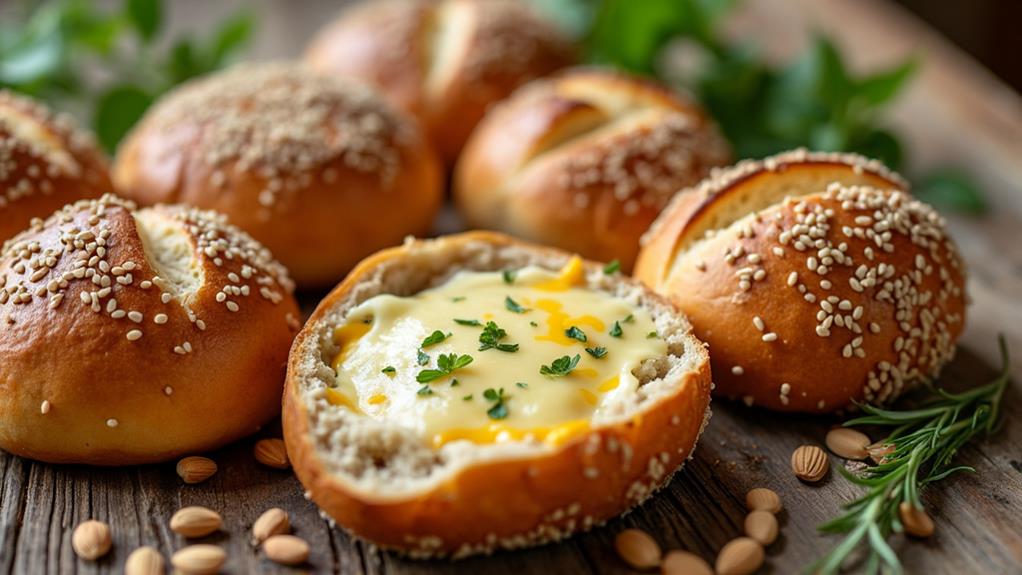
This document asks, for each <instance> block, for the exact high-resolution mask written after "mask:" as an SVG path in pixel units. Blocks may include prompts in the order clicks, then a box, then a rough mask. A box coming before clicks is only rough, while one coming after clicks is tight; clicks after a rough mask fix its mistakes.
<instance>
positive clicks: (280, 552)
mask: <svg viewBox="0 0 1022 575" xmlns="http://www.w3.org/2000/svg"><path fill="white" fill-rule="evenodd" d="M263 551H265V552H266V556H267V557H269V558H270V560H271V561H273V562H274V563H280V564H281V565H301V564H302V563H305V562H306V561H307V560H308V559H309V544H308V543H306V542H305V540H304V539H302V538H301V537H295V536H294V535H274V536H273V537H270V538H269V539H267V540H266V541H265V542H263Z"/></svg>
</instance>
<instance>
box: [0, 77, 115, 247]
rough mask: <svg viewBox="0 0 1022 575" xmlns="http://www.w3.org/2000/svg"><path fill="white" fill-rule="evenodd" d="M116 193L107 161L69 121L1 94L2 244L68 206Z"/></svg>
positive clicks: (4, 92)
mask: <svg viewBox="0 0 1022 575" xmlns="http://www.w3.org/2000/svg"><path fill="white" fill-rule="evenodd" d="M110 191H112V188H111V186H110V176H109V174H108V173H107V163H106V157H105V156H104V155H103V152H101V151H100V150H99V148H98V147H97V146H96V143H95V141H94V140H93V138H92V136H91V135H89V134H87V133H86V132H84V131H82V130H81V129H79V128H78V126H77V125H76V124H75V122H74V121H73V120H72V119H71V117H70V116H67V115H64V114H53V113H51V112H50V111H49V110H47V109H46V108H45V107H44V106H43V105H42V104H39V103H37V102H35V101H33V100H31V99H29V98H26V97H24V96H18V95H16V94H14V93H13V92H9V91H7V90H0V242H3V241H4V240H7V239H8V238H11V237H13V236H14V235H15V234H17V233H18V232H20V231H21V230H23V229H25V228H27V227H28V225H29V222H30V221H31V220H32V218H44V217H46V216H48V215H50V214H52V213H53V212H54V211H55V210H57V209H58V208H60V207H61V206H63V205H64V204H66V203H68V202H73V201H75V200H78V199H84V198H98V197H99V196H101V195H103V194H104V193H107V192H110Z"/></svg>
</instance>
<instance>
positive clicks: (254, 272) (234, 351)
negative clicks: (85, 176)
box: [0, 195, 299, 465]
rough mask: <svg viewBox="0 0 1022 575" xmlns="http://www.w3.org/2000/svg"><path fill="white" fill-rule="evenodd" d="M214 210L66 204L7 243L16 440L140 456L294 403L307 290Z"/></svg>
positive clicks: (0, 323)
mask: <svg viewBox="0 0 1022 575" xmlns="http://www.w3.org/2000/svg"><path fill="white" fill-rule="evenodd" d="M291 290H292V284H291V280H289V279H288V277H287V273H286V271H285V270H284V268H283V266H281V265H280V264H278V263H277V262H276V261H274V259H273V257H272V256H271V255H270V253H269V252H268V251H266V250H265V249H264V248H263V247H262V246H260V245H259V244H257V243H256V242H254V241H253V240H252V239H251V238H249V237H248V236H247V235H246V234H244V233H243V232H241V231H240V230H238V229H237V228H234V227H232V226H229V225H227V224H225V223H224V220H223V218H221V217H219V216H216V215H214V214H212V213H210V212H203V211H199V210H196V209H188V208H183V207H155V208H146V209H141V210H136V209H135V207H134V206H133V205H132V204H131V203H129V202H125V201H123V200H120V199H118V198H116V197H114V196H111V195H106V196H103V197H102V198H100V199H98V200H87V201H86V200H83V201H80V202H78V203H75V204H72V205H69V206H66V207H64V208H63V209H62V210H60V211H58V212H56V213H55V214H53V215H52V216H51V217H50V218H49V219H47V220H46V221H45V222H43V221H37V222H36V223H35V224H33V225H32V227H31V229H29V230H26V231H25V232H23V233H21V234H19V235H18V236H16V237H15V238H14V239H12V240H10V241H9V242H7V243H6V244H5V245H4V246H3V251H2V254H0V357H2V358H3V369H0V448H3V449H4V450H6V451H9V452H11V453H14V454H16V455H21V456H24V457H29V458H32V459H39V460H42V461H49V462H54V463H88V464H93V465H127V464H136V463H149V462H155V461H163V460H168V459H173V458H176V457H178V456H181V455H184V454H191V453H195V452H199V451H205V450H209V449H213V448H216V447H219V446H221V445H224V444H226V443H228V442H230V441H232V440H235V439H238V438H239V437H242V436H244V435H248V434H250V433H252V432H254V431H255V430H256V429H258V427H259V426H260V425H261V424H262V423H263V422H265V421H266V420H268V419H270V418H271V417H273V416H275V415H276V414H277V412H278V410H279V409H280V394H281V389H282V385H283V381H284V369H285V363H286V359H287V353H288V348H289V345H290V343H291V340H292V338H293V337H294V335H295V333H296V332H297V330H298V327H299V315H298V314H299V312H298V306H297V305H296V303H295V300H294V298H293V297H292V295H291Z"/></svg>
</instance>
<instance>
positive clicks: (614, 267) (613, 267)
mask: <svg viewBox="0 0 1022 575" xmlns="http://www.w3.org/2000/svg"><path fill="white" fill-rule="evenodd" d="M619 271H621V262H620V261H618V260H612V261H611V262H610V263H608V264H607V265H605V266H603V273H604V274H606V275H608V276H609V275H613V274H616V273H617V272H619Z"/></svg>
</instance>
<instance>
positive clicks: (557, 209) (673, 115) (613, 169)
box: [454, 68, 729, 270]
mask: <svg viewBox="0 0 1022 575" xmlns="http://www.w3.org/2000/svg"><path fill="white" fill-rule="evenodd" d="M728 160H729V153H728V147H727V145H726V143H725V142H724V139H723V138H722V136H721V135H720V134H719V133H718V131H717V129H716V127H715V126H714V125H713V123H712V122H711V121H710V120H709V119H708V118H707V116H706V114H705V113H704V112H703V110H702V109H701V108H700V107H699V106H698V105H696V104H695V103H694V102H692V101H690V100H689V99H687V98H685V97H683V96H681V95H679V94H674V93H672V92H671V91H669V90H667V89H666V88H665V87H663V86H660V85H658V84H655V83H653V82H651V81H647V80H643V79H639V78H637V77H633V76H628V75H625V74H622V73H617V72H611V71H609V70H601V69H590V68H580V69H572V70H567V71H564V72H562V73H559V74H556V75H555V76H553V77H551V78H548V79H545V80H538V81H536V82H533V83H532V84H529V85H528V86H526V87H524V88H522V89H521V90H519V91H518V92H517V93H515V94H514V95H513V96H512V97H511V98H509V99H508V100H506V101H504V102H502V103H501V104H500V105H499V106H497V107H495V108H494V110H493V111H492V112H491V113H490V114H489V115H487V117H486V118H485V119H484V120H483V122H482V123H481V124H480V125H479V128H478V129H477V130H476V131H475V133H473V134H472V137H471V138H470V139H469V141H468V143H467V144H466V146H465V151H464V153H463V154H462V157H461V159H460V160H459V162H458V166H457V169H456V172H455V180H454V196H455V201H456V202H457V206H458V210H459V211H460V212H461V214H462V215H463V216H464V218H465V220H466V221H467V222H468V224H469V225H470V226H472V227H479V228H485V229H491V230H499V231H503V232H506V233H510V234H512V235H515V236H519V237H522V238H526V239H529V240H532V241H536V242H540V243H544V244H549V245H554V246H557V247H560V248H563V249H566V250H571V251H576V252H578V253H580V254H582V255H584V256H586V257H588V258H592V259H595V260H600V261H610V260H613V259H618V260H620V261H621V263H622V266H623V267H624V269H626V270H628V269H631V266H632V264H633V262H634V261H635V256H636V254H637V253H638V251H639V237H640V236H641V235H642V233H643V232H645V231H646V229H647V228H648V227H649V225H650V224H651V223H652V222H653V220H654V218H656V216H657V214H659V213H660V210H661V209H663V207H664V206H665V205H666V204H667V202H668V201H669V200H670V198H671V196H673V195H674V194H675V192H677V191H678V190H680V189H681V188H683V187H685V186H689V185H692V184H694V183H696V182H698V181H699V180H700V179H702V178H703V176H705V175H706V174H707V173H709V170H710V168H712V167H714V166H719V165H722V164H724V163H726V162H727V161H728Z"/></svg>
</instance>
